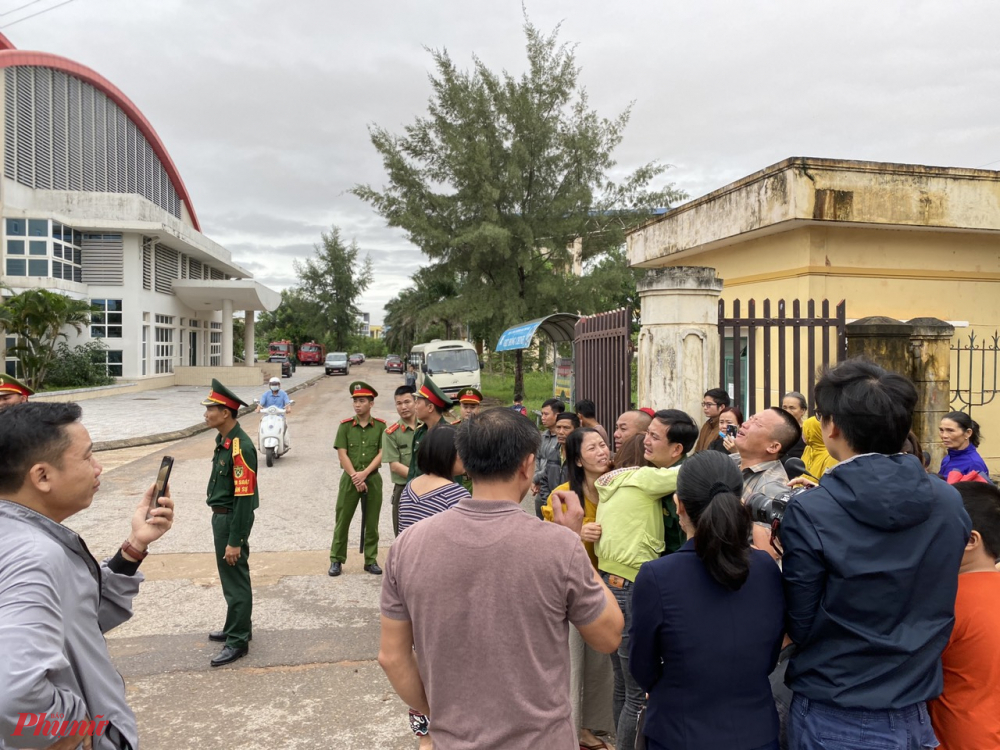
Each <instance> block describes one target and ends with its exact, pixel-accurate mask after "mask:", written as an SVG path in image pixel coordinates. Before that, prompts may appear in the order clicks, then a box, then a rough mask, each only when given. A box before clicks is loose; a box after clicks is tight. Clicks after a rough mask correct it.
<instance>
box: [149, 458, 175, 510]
mask: <svg viewBox="0 0 1000 750" xmlns="http://www.w3.org/2000/svg"><path fill="white" fill-rule="evenodd" d="M173 468H174V457H173V456H164V457H163V460H162V461H161V462H160V471H159V472H158V473H157V474H156V489H155V490H154V491H153V502H152V503H150V505H149V508H150V510H152V509H153V508H159V507H160V498H161V497H163V495H164V494H165V493H166V491H167V485H168V484H169V482H170V471H171V470H172V469H173Z"/></svg>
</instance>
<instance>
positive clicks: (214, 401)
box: [201, 378, 249, 411]
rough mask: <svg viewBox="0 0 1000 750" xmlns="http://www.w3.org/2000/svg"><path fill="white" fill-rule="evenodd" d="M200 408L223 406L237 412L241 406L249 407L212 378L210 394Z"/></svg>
mask: <svg viewBox="0 0 1000 750" xmlns="http://www.w3.org/2000/svg"><path fill="white" fill-rule="evenodd" d="M201 405H202V406H225V407H228V408H230V409H236V410H237V411H239V409H240V407H241V406H249V404H247V403H246V402H245V401H243V400H242V399H240V397H239V396H237V395H236V394H235V393H233V392H232V391H231V390H229V389H228V388H226V386H224V385H223V384H222V383H220V382H219V381H218V380H216V379H215V378H212V392H211V393H209V394H208V397H207V398H206V399H205V400H204V401H202V402H201Z"/></svg>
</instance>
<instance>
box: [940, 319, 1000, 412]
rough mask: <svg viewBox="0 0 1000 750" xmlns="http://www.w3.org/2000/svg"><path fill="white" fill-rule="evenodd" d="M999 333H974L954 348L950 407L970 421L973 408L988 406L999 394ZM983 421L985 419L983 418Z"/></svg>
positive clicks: (953, 346) (952, 352) (956, 343)
mask: <svg viewBox="0 0 1000 750" xmlns="http://www.w3.org/2000/svg"><path fill="white" fill-rule="evenodd" d="M998 361H1000V332H997V331H995V330H994V331H993V334H992V335H990V334H986V335H985V336H981V335H979V334H977V333H976V332H975V331H971V332H970V333H969V335H968V336H963V338H962V339H961V340H959V341H953V342H952V345H951V404H952V408H954V409H958V410H959V411H964V412H965V413H966V414H968V415H969V416H970V417H971V416H972V409H973V407H977V406H987V405H988V404H991V403H992V402H993V399H995V398H996V395H997V393H1000V387H998V384H1000V371H998V369H997V364H998ZM980 419H982V417H980Z"/></svg>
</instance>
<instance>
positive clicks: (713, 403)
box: [701, 401, 722, 409]
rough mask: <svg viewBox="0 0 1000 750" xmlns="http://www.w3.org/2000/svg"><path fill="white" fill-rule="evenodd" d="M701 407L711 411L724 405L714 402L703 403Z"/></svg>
mask: <svg viewBox="0 0 1000 750" xmlns="http://www.w3.org/2000/svg"><path fill="white" fill-rule="evenodd" d="M701 405H702V406H703V407H704V408H706V409H711V408H712V407H713V406H722V404H717V403H715V402H714V401H702V402H701Z"/></svg>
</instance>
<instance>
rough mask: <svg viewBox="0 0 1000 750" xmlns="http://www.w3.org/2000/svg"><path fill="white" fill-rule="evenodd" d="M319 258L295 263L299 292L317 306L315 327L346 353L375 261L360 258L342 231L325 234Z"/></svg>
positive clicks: (319, 250)
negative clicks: (344, 238) (347, 242)
mask: <svg viewBox="0 0 1000 750" xmlns="http://www.w3.org/2000/svg"><path fill="white" fill-rule="evenodd" d="M322 236H323V242H322V244H320V245H316V256H315V257H314V258H307V259H306V260H305V261H303V262H301V263H300V262H299V261H295V272H296V273H297V274H298V276H299V280H300V283H299V285H298V287H297V290H296V291H297V293H298V294H300V295H301V297H302V299H304V300H306V301H307V302H310V303H312V304H313V305H314V306H315V308H314V309H315V314H316V325H317V327H319V328H320V329H321V330H322V337H323V338H324V339H326V340H327V341H329V342H330V344H332V346H333V347H334V348H336V349H340V350H344V349H346V348H347V345H348V343H349V341H350V339H351V336H353V335H354V334H355V333H356V332H357V327H358V317H359V316H360V314H361V312H360V310H359V309H358V305H357V303H358V300H359V299H360V297H361V294H362V293H363V292H364V291H365V290H366V289H367V288H368V287H369V285H370V284H371V283H372V278H373V274H372V260H371V256H369V255H367V254H365V256H364V258H362V257H361V249H360V248H359V247H358V243H357V242H355V241H352V242H351V244H349V245H348V244H345V243H344V241H343V239H341V237H340V230H339V229H338V228H337V227H333V228H332V229H331V230H330V232H329V233H327V232H324V233H323V235H322Z"/></svg>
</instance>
